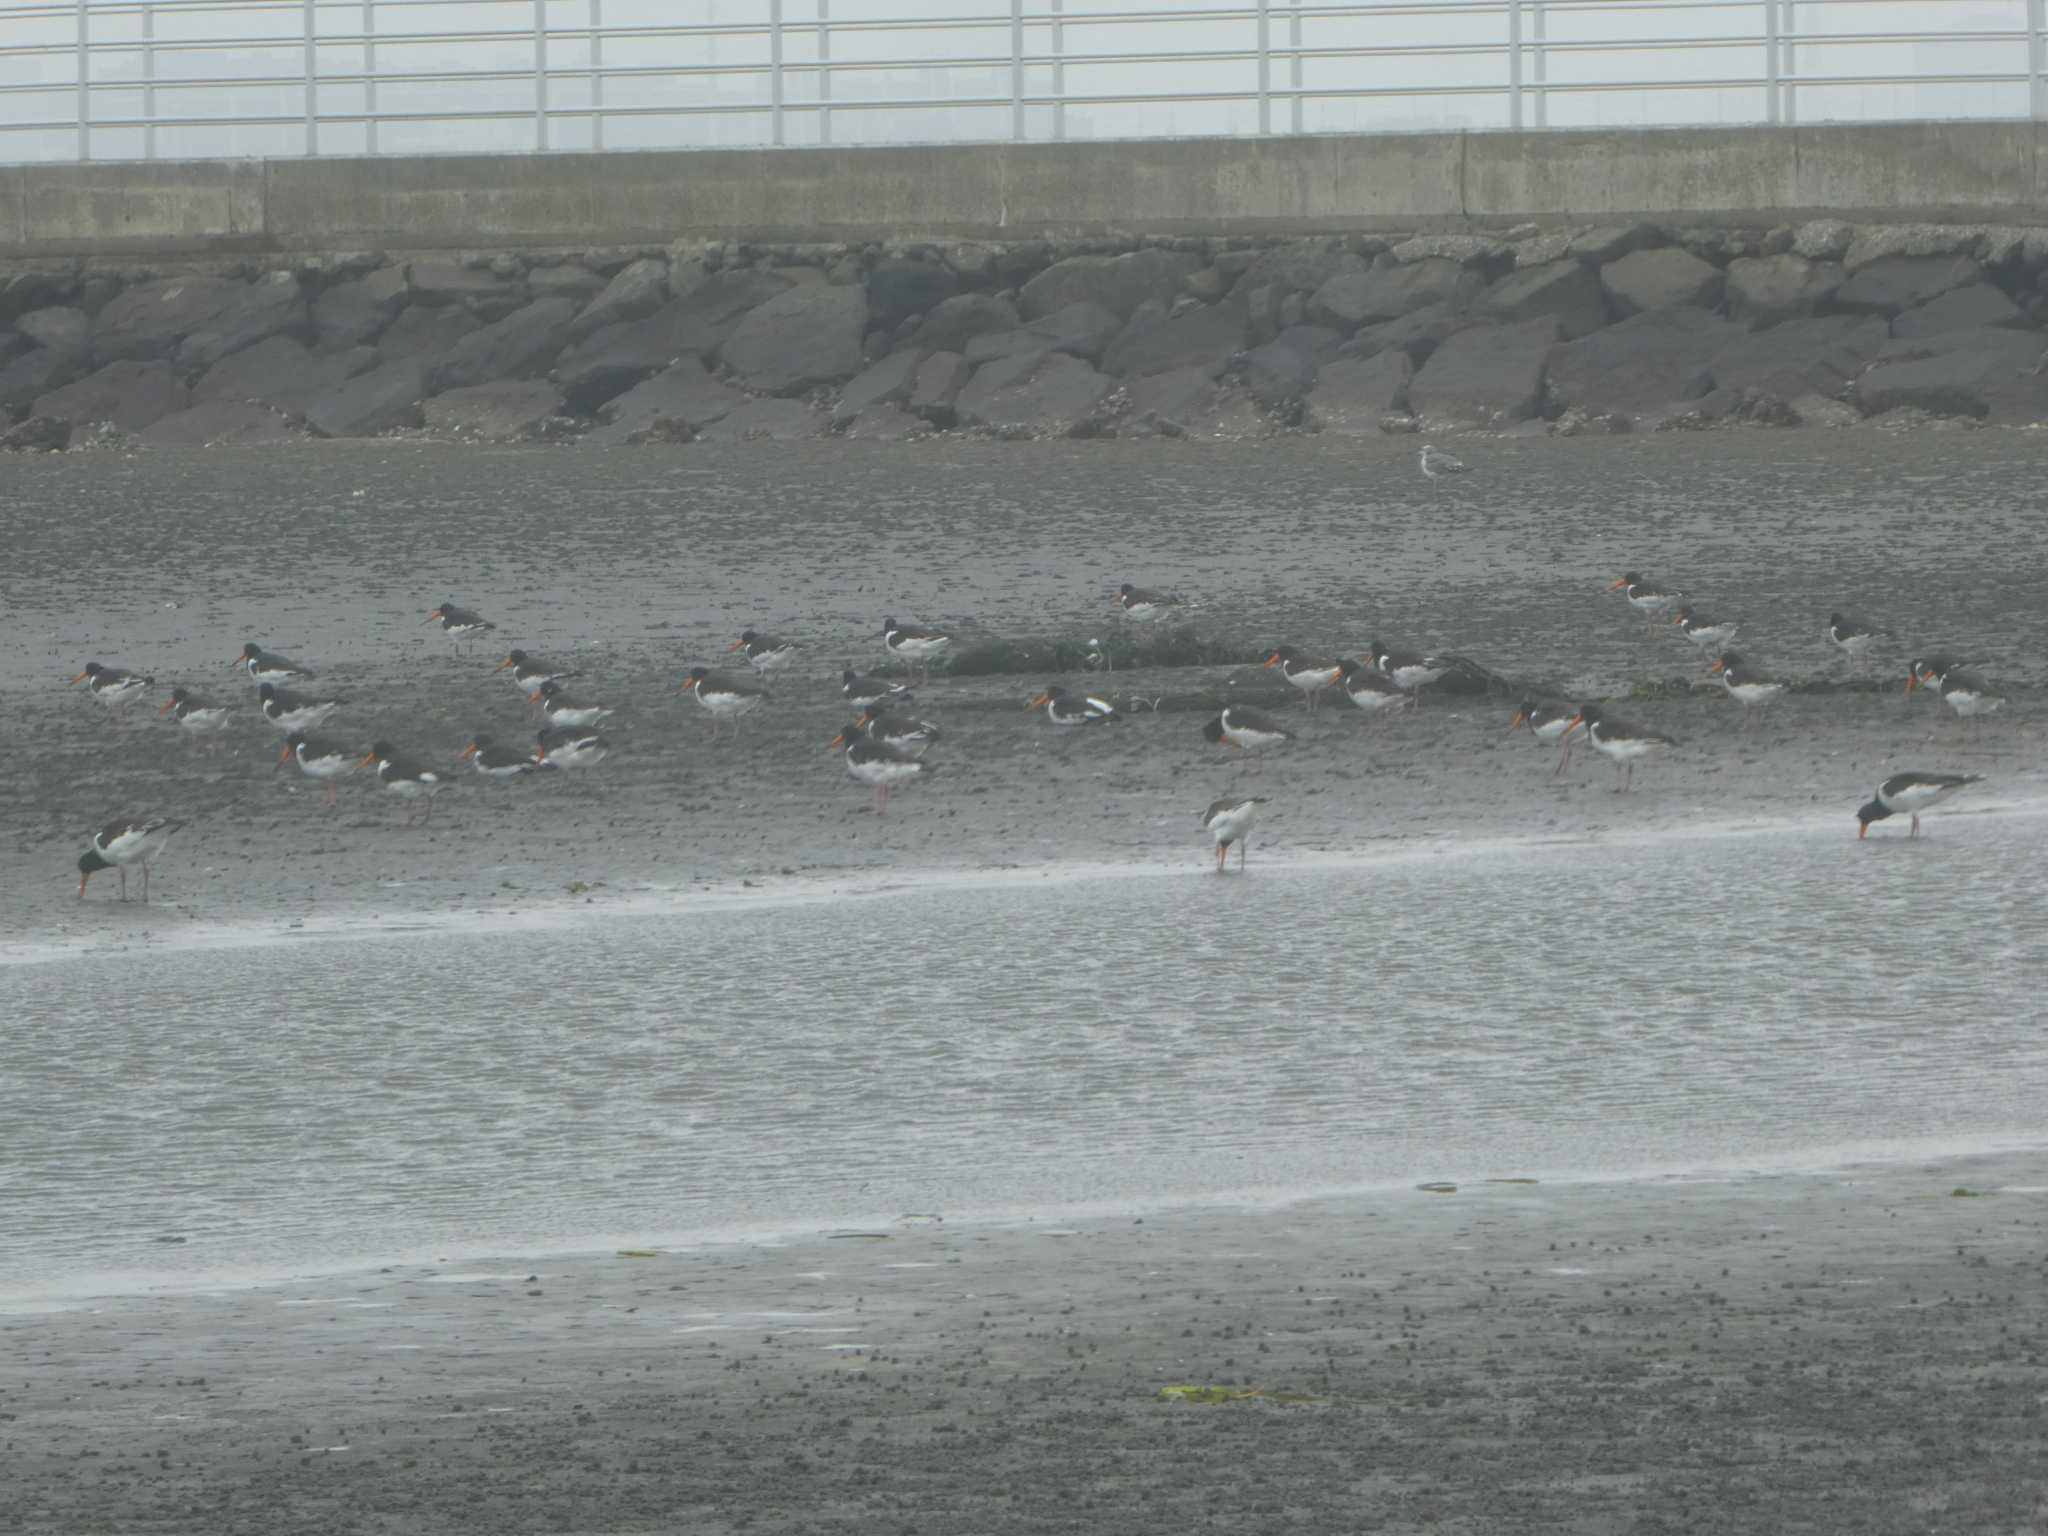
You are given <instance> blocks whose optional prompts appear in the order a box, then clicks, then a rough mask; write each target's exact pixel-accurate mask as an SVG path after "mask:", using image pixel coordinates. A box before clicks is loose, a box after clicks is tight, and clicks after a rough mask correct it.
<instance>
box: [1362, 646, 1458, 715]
mask: <svg viewBox="0 0 2048 1536" xmlns="http://www.w3.org/2000/svg"><path fill="white" fill-rule="evenodd" d="M1371 660H1372V664H1373V668H1374V670H1375V671H1377V672H1378V673H1379V674H1380V675H1381V676H1382V677H1384V678H1386V679H1387V680H1388V681H1389V682H1391V683H1392V684H1393V685H1394V686H1395V687H1396V688H1399V689H1400V690H1401V691H1402V692H1403V693H1410V694H1413V695H1415V702H1416V703H1417V704H1420V703H1421V702H1422V690H1423V689H1424V688H1427V687H1428V686H1429V685H1430V684H1431V683H1433V682H1435V681H1436V680H1437V679H1438V678H1440V677H1443V676H1445V675H1446V674H1448V673H1451V672H1455V671H1456V670H1457V668H1458V664H1457V663H1456V662H1455V661H1453V660H1451V658H1450V657H1448V656H1424V655H1420V654H1418V653H1417V652H1414V651H1396V650H1392V649H1390V648H1388V647H1387V646H1384V645H1381V644H1380V643H1379V641H1377V640H1375V641H1373V643H1372V653H1371Z"/></svg>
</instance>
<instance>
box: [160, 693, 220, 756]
mask: <svg viewBox="0 0 2048 1536" xmlns="http://www.w3.org/2000/svg"><path fill="white" fill-rule="evenodd" d="M157 713H158V714H159V715H175V716H176V717H177V721H178V724H179V725H181V726H183V727H184V728H185V729H186V730H188V731H190V732H191V733H192V739H193V740H194V741H196V742H200V743H204V742H206V741H207V740H208V739H209V738H211V737H215V736H218V735H220V733H221V732H222V731H225V730H226V729H227V728H228V726H229V725H231V724H232V723H233V721H232V720H231V719H230V717H229V707H228V706H227V705H225V704H216V703H215V702H214V701H213V700H212V699H209V698H205V697H203V696H201V695H200V694H198V693H195V692H193V690H191V689H190V688H173V689H172V690H171V698H170V702H169V703H167V704H166V705H164V707H163V708H162V709H160V710H158V711H157Z"/></svg>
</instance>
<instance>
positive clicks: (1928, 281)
mask: <svg viewBox="0 0 2048 1536" xmlns="http://www.w3.org/2000/svg"><path fill="white" fill-rule="evenodd" d="M1983 280H1984V269H1983V268H1982V267H1981V266H1979V265H1978V264H1977V263H1976V262H1975V261H1974V260H1973V259H1971V258H1970V257H1968V256H1880V257H1878V259H1877V260H1875V261H1873V262H1871V263H1870V265H1868V266H1867V267H1864V268H1863V269H1862V270H1861V271H1858V272H1856V273H1855V274H1853V275H1852V276H1851V277H1849V279H1848V280H1847V281H1845V282H1844V283H1843V284H1842V286H1841V287H1839V288H1837V289H1836V290H1835V296H1834V302H1835V303H1836V305H1838V306H1839V307H1840V308H1842V309H1848V310H1856V311H1862V312H1868V313H1871V314H1879V315H1896V314H1898V313H1900V312H1901V311H1902V310H1908V309H1912V308H1913V307H1914V306H1916V305H1920V304H1925V303H1926V302H1927V301H1928V300H1929V299H1937V298H1940V297H1941V295H1943V294H1944V293H1947V292H1949V291H1950V290H1951V289H1954V288H1967V287H1969V286H1970V285H1971V284H1972V283H1979V282H1982V281H1983Z"/></svg>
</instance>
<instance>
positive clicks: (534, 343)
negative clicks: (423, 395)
mask: <svg viewBox="0 0 2048 1536" xmlns="http://www.w3.org/2000/svg"><path fill="white" fill-rule="evenodd" d="M575 318H576V301H575V300H574V299H536V300H535V301H534V302H533V303H531V304H529V305H527V306H526V307H525V308H524V309H516V310H514V311H513V312H512V313H511V314H509V315H507V316H505V318H504V319H502V320H494V321H492V322H491V323H490V324H489V325H487V326H485V327H483V329H481V330H478V331H472V332H471V333H470V334H469V335H467V336H465V337H463V338H462V340H460V341H458V342H457V343H455V345H454V346H452V347H450V348H449V349H448V350H447V351H446V352H444V353H442V354H441V355H440V356H439V357H436V358H430V359H429V360H428V362H427V389H428V391H429V393H432V394H437V395H438V394H442V393H444V392H446V391H448V390H451V389H464V388H467V387H469V386H470V385H473V384H489V383H492V382H494V381H495V380H498V379H528V378H532V377H533V376H534V375H535V374H537V373H544V372H546V371H547V368H548V365H549V364H550V363H552V362H553V361H554V360H555V357H556V355H557V354H559V353H560V352H561V350H562V347H563V344H564V343H566V342H567V341H568V339H569V324H570V322H571V321H572V320H574V319H575Z"/></svg>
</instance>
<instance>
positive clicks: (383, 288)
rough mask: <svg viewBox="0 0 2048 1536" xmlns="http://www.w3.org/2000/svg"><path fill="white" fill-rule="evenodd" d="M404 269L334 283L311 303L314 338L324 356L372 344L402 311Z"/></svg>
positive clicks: (404, 286)
mask: <svg viewBox="0 0 2048 1536" xmlns="http://www.w3.org/2000/svg"><path fill="white" fill-rule="evenodd" d="M406 293H407V288H406V282H405V269H404V268H403V267H379V268H378V269H377V270H376V271H374V272H370V273H367V274H365V275H364V276H362V277H359V278H357V279H356V280H355V281H354V282H349V283H336V284H335V285H334V286H333V287H332V288H329V289H328V290H327V291H326V292H325V293H323V294H321V295H320V297H319V298H317V299H315V300H314V301H313V311H312V314H313V336H314V340H315V342H316V344H317V345H318V346H319V347H320V349H321V350H322V351H323V352H346V351H347V350H348V349H349V348H350V347H359V346H361V345H363V344H364V343H365V342H371V341H375V340H376V339H377V338H378V337H379V336H382V335H383V334H384V329H385V327H386V326H388V325H390V324H391V322H392V321H393V320H394V319H395V318H396V317H397V315H398V312H399V310H401V309H403V308H404V307H405V300H406Z"/></svg>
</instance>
